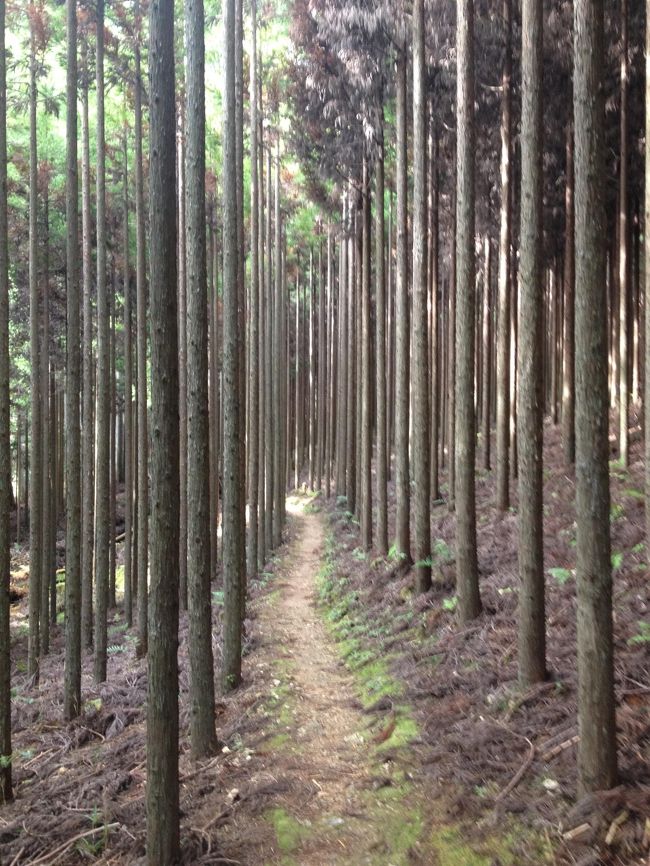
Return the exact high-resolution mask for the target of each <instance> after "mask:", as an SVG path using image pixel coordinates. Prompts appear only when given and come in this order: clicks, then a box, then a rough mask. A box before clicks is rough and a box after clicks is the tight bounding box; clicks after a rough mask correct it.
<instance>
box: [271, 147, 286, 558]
mask: <svg viewBox="0 0 650 866" xmlns="http://www.w3.org/2000/svg"><path fill="white" fill-rule="evenodd" d="M274 276H275V291H274V297H273V313H274V316H273V367H272V369H273V371H274V377H273V406H275V407H276V412H274V413H273V414H274V416H275V420H274V422H273V533H272V545H271V546H272V547H278V546H279V544H280V542H281V540H282V504H281V500H282V499H283V498H284V481H285V476H284V473H283V472H282V462H283V457H282V425H283V420H282V419H283V413H282V405H283V403H284V401H283V398H282V389H283V388H284V387H285V383H284V382H283V381H282V354H283V345H284V344H283V341H282V316H283V311H282V297H281V296H282V222H281V213H280V142H279V140H278V144H277V157H276V164H275V274H274Z"/></svg>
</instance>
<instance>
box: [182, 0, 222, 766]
mask: <svg viewBox="0 0 650 866" xmlns="http://www.w3.org/2000/svg"><path fill="white" fill-rule="evenodd" d="M203 33H204V11H203V0H188V2H187V3H186V5H185V51H186V57H185V62H186V99H187V104H186V107H187V117H191V118H192V122H191V123H189V124H188V127H187V140H186V154H185V158H186V160H187V162H186V173H185V180H186V230H187V443H188V451H187V464H188V465H187V468H188V477H187V503H188V515H187V517H188V526H189V529H190V532H189V533H188V537H187V554H188V557H187V571H188V575H187V576H188V602H189V629H190V642H189V653H190V700H191V714H190V736H191V742H192V753H193V754H194V755H195V756H201V755H206V754H209V753H210V752H212V751H213V750H214V747H215V745H216V737H215V727H214V662H213V657H212V616H211V596H210V526H209V522H210V486H209V479H208V476H207V474H206V472H205V455H206V454H207V453H208V451H209V448H210V426H209V418H208V305H207V253H206V234H205V223H206V221H205V83H204V81H205V75H204V73H205V45H204V35H203Z"/></svg>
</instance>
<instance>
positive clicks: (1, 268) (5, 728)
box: [0, 0, 13, 805]
mask: <svg viewBox="0 0 650 866" xmlns="http://www.w3.org/2000/svg"><path fill="white" fill-rule="evenodd" d="M7 233H8V229H7V61H6V54H5V0H0V805H1V804H2V803H6V802H8V801H9V800H11V799H12V797H13V788H12V779H11V632H10V628H9V608H10V601H9V579H10V565H11V562H10V559H11V557H10V549H11V537H10V524H9V516H10V512H11V495H12V489H11V441H10V423H9V419H10V406H9V373H10V370H9V257H8V250H7V247H8V242H7V241H8V239H7Z"/></svg>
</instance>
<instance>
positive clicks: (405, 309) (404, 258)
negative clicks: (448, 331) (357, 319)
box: [395, 45, 411, 565]
mask: <svg viewBox="0 0 650 866" xmlns="http://www.w3.org/2000/svg"><path fill="white" fill-rule="evenodd" d="M406 67H407V59H406V47H405V45H400V47H399V49H398V53H397V172H396V182H397V286H396V296H395V320H396V329H397V330H396V351H395V474H396V479H395V494H396V516H395V545H396V548H397V553H398V555H399V556H400V557H401V558H402V559H403V561H404V563H405V565H408V564H409V563H410V562H411V538H410V476H409V359H410V348H409V342H410V341H409V335H410V321H409V319H410V317H409V298H408V236H407V232H408V215H407V194H408V193H407V141H406V135H407V133H406V112H407V108H406V99H407V88H406V77H407V76H406Z"/></svg>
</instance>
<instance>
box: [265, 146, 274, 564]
mask: <svg viewBox="0 0 650 866" xmlns="http://www.w3.org/2000/svg"><path fill="white" fill-rule="evenodd" d="M272 192H273V191H272V164H271V147H270V144H269V146H268V149H267V155H266V228H265V238H266V241H265V242H266V274H265V278H264V293H265V299H266V316H265V322H264V327H265V337H266V344H265V361H264V362H265V367H266V370H267V376H266V380H265V383H264V384H265V391H264V398H265V403H266V418H265V423H266V430H265V435H264V469H265V476H266V491H265V500H266V501H265V503H264V546H265V548H266V549H267V550H271V549H272V547H273V511H274V508H273V502H274V493H275V475H274V470H275V462H274V449H275V421H276V414H275V411H274V409H273V407H275V405H276V404H275V402H274V397H275V390H274V388H275V386H274V375H273V361H274V354H273V350H274V343H273V339H274V335H273V331H274V321H275V312H274V307H273V270H272V269H273V254H272V248H271V244H272V230H271V229H272V223H271V216H272V207H271V203H272V201H273V194H272Z"/></svg>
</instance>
